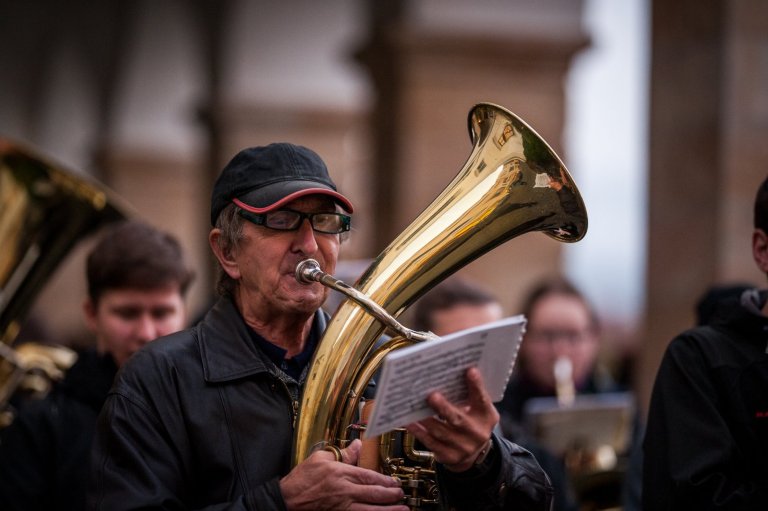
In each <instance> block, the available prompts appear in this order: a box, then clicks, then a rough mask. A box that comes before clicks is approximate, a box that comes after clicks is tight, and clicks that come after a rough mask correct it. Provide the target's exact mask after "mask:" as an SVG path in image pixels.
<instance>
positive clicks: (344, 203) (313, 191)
mask: <svg viewBox="0 0 768 511" xmlns="http://www.w3.org/2000/svg"><path fill="white" fill-rule="evenodd" d="M305 195H328V196H330V197H333V198H334V199H336V200H337V201H339V202H340V203H341V207H343V208H344V209H345V210H346V211H347V213H352V212H353V210H354V208H353V207H352V203H351V202H349V199H347V198H346V197H344V196H343V195H342V194H340V193H339V192H334V191H333V190H328V189H326V188H307V189H305V190H299V191H298V192H294V193H292V194H290V195H286V196H285V197H283V198H282V199H280V200H279V201H277V202H275V203H272V204H270V205H269V206H266V207H263V208H257V207H255V206H251V205H249V204H246V203H245V202H243V201H241V200H240V199H237V198H234V199H232V202H233V203H235V204H236V205H237V206H238V207H240V208H243V209H244V210H246V211H250V212H251V213H267V212H269V211H274V210H275V209H278V208H280V207H282V206H284V205H285V204H287V203H288V202H291V201H293V200H296V199H298V198H299V197H304V196H305Z"/></svg>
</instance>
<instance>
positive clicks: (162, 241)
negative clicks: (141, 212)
mask: <svg viewBox="0 0 768 511" xmlns="http://www.w3.org/2000/svg"><path fill="white" fill-rule="evenodd" d="M86 276H87V279H88V296H89V297H90V298H91V300H93V301H94V302H98V301H99V298H100V297H101V295H102V294H103V293H104V292H105V291H107V290H110V289H141V290H150V289H159V288H162V287H165V286H168V285H172V284H178V286H179V291H180V292H181V294H182V296H183V295H184V293H186V291H187V288H188V287H189V284H190V283H191V282H192V279H193V277H194V272H193V271H192V270H191V269H190V268H189V267H188V266H187V265H186V261H185V259H184V254H183V252H182V250H181V245H180V244H179V242H178V240H177V239H176V238H174V237H173V236H171V235H170V234H168V233H165V232H162V231H159V230H157V229H155V228H154V227H152V226H150V225H147V224H145V223H143V222H140V221H137V220H126V221H123V222H120V223H119V224H115V225H113V226H111V227H109V228H108V230H106V231H105V232H104V233H103V234H102V236H101V238H100V240H99V241H98V243H97V244H96V246H95V247H94V248H93V249H92V250H91V252H90V253H89V254H88V259H87V261H86Z"/></svg>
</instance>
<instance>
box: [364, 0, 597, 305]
mask: <svg viewBox="0 0 768 511" xmlns="http://www.w3.org/2000/svg"><path fill="white" fill-rule="evenodd" d="M386 4H389V3H388V2H371V4H370V9H371V16H370V17H371V20H372V24H373V27H372V29H371V37H370V39H369V41H368V42H367V43H366V45H365V46H364V47H363V48H362V49H361V51H360V52H359V55H358V56H359V58H360V60H361V62H362V63H363V64H364V66H366V68H367V70H368V71H369V73H370V75H371V79H372V82H373V86H374V89H375V93H376V95H375V98H376V99H375V104H374V106H373V111H372V126H371V132H372V134H373V136H374V138H373V140H374V144H375V146H374V147H373V148H372V150H373V153H372V154H373V158H374V161H373V163H372V167H373V176H372V182H371V184H370V186H371V187H372V188H373V189H375V192H376V193H375V194H374V197H375V202H374V203H373V204H372V205H371V206H369V207H373V209H374V211H375V216H374V227H375V236H376V237H375V241H374V245H375V248H376V251H377V252H378V251H380V250H381V249H383V248H384V247H385V246H386V245H387V244H388V243H389V242H390V241H392V240H393V239H394V238H395V237H396V236H397V235H398V234H399V233H400V232H402V230H404V228H405V227H407V226H408V225H409V224H410V223H411V221H412V220H413V219H414V218H415V217H416V216H417V215H418V214H419V213H420V212H421V211H422V210H423V209H424V208H425V207H426V206H427V205H428V204H429V203H430V202H431V201H432V200H433V199H434V198H435V197H436V196H437V195H438V194H439V193H440V192H441V191H442V190H443V189H444V188H445V186H446V185H447V184H448V183H449V182H450V181H451V180H452V179H453V177H454V176H455V175H456V173H457V172H458V171H459V169H460V168H461V167H462V166H463V164H464V163H465V161H466V159H467V157H468V156H469V154H470V151H471V149H472V145H471V142H470V138H469V133H468V130H467V114H468V112H469V110H470V109H471V108H472V106H473V105H475V104H476V103H479V102H491V103H496V104H499V105H501V106H504V107H506V108H508V109H509V110H511V111H513V112H515V113H516V114H518V115H520V116H521V117H522V118H523V119H525V120H526V121H527V122H528V123H529V124H530V125H531V126H532V127H533V128H534V129H535V130H536V131H537V132H538V133H539V134H540V135H541V136H543V137H544V138H545V139H546V140H547V142H548V143H549V144H550V145H551V146H552V147H553V148H554V149H555V150H556V151H557V152H558V154H560V155H561V156H563V158H564V160H565V161H566V162H567V155H563V154H562V147H563V145H562V135H563V125H564V114H565V96H564V81H565V78H566V75H567V73H568V70H569V66H570V63H571V60H572V58H573V56H574V54H575V53H576V52H577V51H579V50H580V49H582V48H584V47H585V45H586V43H587V40H586V37H585V35H584V33H583V32H582V29H581V14H582V13H581V2H573V1H571V0H562V1H554V2H546V3H541V2H538V3H536V2H522V1H518V2H510V3H509V8H510V12H509V13H508V14H509V15H510V18H509V20H498V21H499V22H498V23H495V24H493V23H486V24H485V25H480V29H478V24H477V23H475V24H473V25H472V28H469V24H468V26H467V27H462V26H459V27H457V26H456V25H455V24H454V23H452V21H455V20H457V19H458V20H460V19H462V16H463V15H462V14H460V13H459V14H457V15H456V16H455V17H454V18H453V19H450V18H446V17H445V14H446V13H445V12H439V13H437V12H435V13H430V12H429V11H428V10H426V11H425V9H426V6H425V3H423V2H397V3H395V4H394V5H393V4H389V5H386ZM449 4H450V5H445V4H441V8H443V9H444V10H450V9H454V8H456V9H461V8H464V9H479V8H480V5H473V4H471V3H466V2H464V3H458V2H449ZM382 11H383V12H382ZM470 14H471V13H467V16H469V15H470ZM513 14H514V15H513ZM544 20H546V22H545V21H544ZM475 21H477V20H475ZM575 177H576V180H577V182H578V176H575ZM523 238H524V240H521V239H515V240H512V241H510V242H508V243H507V244H505V245H503V246H501V247H499V248H497V249H495V250H494V251H492V252H490V253H489V254H487V255H485V256H483V257H482V258H481V259H480V260H479V261H478V262H476V263H473V264H471V265H470V266H468V267H467V269H466V270H465V272H466V273H468V274H470V275H471V276H472V277H473V278H476V279H479V280H481V281H483V282H484V283H486V284H487V285H488V286H490V287H492V288H493V290H494V291H495V292H496V293H497V294H498V295H499V296H500V297H501V298H502V300H503V302H504V303H505V305H507V308H508V309H509V311H510V312H513V311H515V310H516V307H517V302H518V300H519V298H520V294H521V293H522V290H523V289H524V288H525V287H528V285H529V284H530V283H531V282H532V281H533V280H535V279H537V278H538V277H540V276H542V275H543V274H547V273H553V272H559V271H560V270H561V268H560V263H561V261H560V253H561V249H560V244H559V243H557V242H555V241H552V240H551V239H550V238H548V237H547V236H545V235H543V234H540V233H530V234H525V235H524V236H523Z"/></svg>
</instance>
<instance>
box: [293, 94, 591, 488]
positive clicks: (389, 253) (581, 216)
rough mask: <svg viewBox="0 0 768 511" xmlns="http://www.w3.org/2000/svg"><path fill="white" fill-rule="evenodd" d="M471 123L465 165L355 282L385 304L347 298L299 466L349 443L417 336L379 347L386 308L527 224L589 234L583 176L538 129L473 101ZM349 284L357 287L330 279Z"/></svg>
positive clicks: (307, 400) (573, 235) (311, 395)
mask: <svg viewBox="0 0 768 511" xmlns="http://www.w3.org/2000/svg"><path fill="white" fill-rule="evenodd" d="M468 121H469V133H470V138H471V141H472V143H473V148H472V152H471V154H470V156H469V158H468V160H467V162H466V163H465V164H464V166H463V168H462V169H461V170H460V171H459V173H458V174H457V176H456V177H455V178H454V180H453V181H452V182H451V183H450V184H449V185H448V187H447V188H446V189H445V190H444V191H443V192H442V193H441V194H440V195H439V196H438V197H437V198H436V199H435V200H434V201H433V202H432V204H430V205H429V206H428V207H427V208H426V209H425V210H424V211H423V212H422V213H421V214H420V215H419V217H418V218H417V219H416V220H415V221H414V222H413V223H412V224H411V225H410V226H409V227H408V228H407V229H406V230H405V231H404V232H403V233H402V234H400V235H399V236H398V237H397V239H395V240H394V241H393V242H392V243H391V244H390V245H389V246H388V247H387V248H386V249H385V250H384V251H383V252H382V253H381V254H380V255H379V256H378V257H377V258H376V259H375V261H374V262H373V263H372V264H371V266H370V267H369V268H368V269H367V270H366V271H365V273H364V274H363V275H362V276H361V277H360V279H359V281H358V282H357V284H356V285H355V287H354V288H353V289H354V293H353V294H360V295H363V296H365V297H367V299H368V300H370V302H371V303H373V304H376V309H377V313H376V314H372V313H371V311H370V310H371V307H367V306H361V305H360V303H358V301H356V300H354V299H347V300H345V301H344V302H343V303H342V304H341V306H340V307H339V309H338V310H337V311H336V313H335V314H334V316H333V318H332V319H331V321H330V323H329V325H328V328H327V329H326V331H325V334H324V335H323V338H322V339H321V341H320V344H319V346H318V348H317V351H316V353H315V356H314V360H313V363H312V366H311V372H310V374H309V377H308V378H307V383H306V386H305V389H304V394H303V398H302V402H301V406H300V414H299V420H298V423H297V427H296V430H295V435H294V447H295V449H294V457H293V464H294V465H295V464H298V463H299V462H301V461H302V460H304V459H305V458H306V457H307V456H309V455H310V454H311V453H312V452H313V451H314V450H316V449H318V448H322V447H324V446H325V445H328V444H332V445H340V446H344V445H346V443H348V441H349V434H350V433H349V428H348V425H349V424H350V423H351V422H352V420H353V417H354V416H355V414H356V412H357V406H358V401H359V399H360V396H361V391H362V389H363V388H364V386H365V382H367V381H368V379H370V377H371V375H372V374H373V373H374V372H375V370H376V367H378V364H379V363H380V361H381V360H383V358H384V356H385V355H386V354H387V353H388V352H389V351H391V350H393V349H398V348H399V347H401V346H404V345H407V344H410V343H411V342H412V341H411V340H410V339H407V338H404V337H403V336H402V335H401V336H400V337H396V338H395V339H392V340H390V341H389V342H387V343H385V344H384V345H383V346H382V347H381V348H379V349H378V350H376V349H375V348H374V345H375V343H376V342H377V340H378V339H379V338H380V337H381V335H382V333H383V332H384V331H385V329H387V328H390V329H391V328H392V323H391V322H389V321H388V320H386V321H382V319H381V314H379V313H378V312H380V311H384V312H385V313H386V314H387V315H389V316H391V317H392V318H393V319H394V318H396V317H397V316H398V315H399V314H400V313H402V312H403V311H404V310H405V309H406V308H407V307H408V306H409V305H410V304H411V303H413V302H414V301H415V300H416V299H417V298H419V297H420V296H421V295H422V294H424V293H425V292H426V291H428V290H429V289H430V288H432V287H433V286H434V285H436V284H437V283H439V282H440V281H441V280H443V279H444V278H446V277H448V276H449V275H451V274H452V273H454V272H456V271H457V270H459V269H460V268H462V267H463V266H465V265H466V264H468V263H469V262H471V261H473V260H474V259H476V258H478V257H480V256H481V255H483V254H485V253H486V252H488V251H490V250H491V249H493V248H495V247H496V246H498V245H500V244H502V243H504V242H505V241H507V240H509V239H511V238H514V237H516V236H519V235H521V234H524V233H526V232H531V231H542V232H544V233H545V234H547V235H549V236H551V237H552V238H554V239H556V240H559V241H563V242H574V241H578V240H580V239H581V238H582V237H583V236H584V234H585V233H586V229H587V213H586V209H585V207H584V203H583V201H582V199H581V196H580V194H579V191H578V189H577V188H576V185H575V183H574V182H573V180H572V179H571V176H570V175H569V173H568V171H567V169H566V167H565V165H564V164H563V163H562V161H561V160H560V158H559V157H558V156H557V155H556V154H555V152H554V151H553V150H552V149H551V148H550V147H549V146H548V145H547V143H546V142H545V141H544V140H543V139H542V138H541V137H540V136H539V135H538V134H537V133H536V132H535V131H533V129H531V128H530V127H529V126H528V125H527V124H526V123H525V122H524V121H523V120H521V119H520V118H519V117H517V116H516V115H515V114H513V113H511V112H509V111H508V110H506V109H504V108H502V107H500V106H497V105H493V104H490V103H481V104H478V105H476V106H475V107H473V108H472V110H471V111H470V112H469V119H468ZM331 279H332V277H331ZM317 280H318V281H319V282H323V283H324V284H325V285H329V283H328V282H327V279H325V280H326V281H324V279H322V278H318V279H317ZM334 280H335V279H334ZM344 286H346V287H347V288H349V286H347V285H346V284H343V283H342V285H330V286H329V287H332V288H336V289H337V290H339V289H338V288H339V287H344ZM347 296H350V294H348V295H347ZM350 298H351V297H350ZM395 331H397V329H395ZM406 337H407V336H406ZM370 360H374V363H373V364H371V363H370ZM419 477H420V476H419Z"/></svg>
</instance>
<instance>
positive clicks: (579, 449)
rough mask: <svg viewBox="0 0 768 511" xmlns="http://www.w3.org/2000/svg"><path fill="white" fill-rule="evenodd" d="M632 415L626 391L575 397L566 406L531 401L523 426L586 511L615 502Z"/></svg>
mask: <svg viewBox="0 0 768 511" xmlns="http://www.w3.org/2000/svg"><path fill="white" fill-rule="evenodd" d="M634 416H635V400H634V397H633V396H632V394H631V393H626V392H616V393H604V394H593V395H581V396H576V399H575V400H574V402H573V403H572V404H570V405H568V406H561V405H560V404H559V403H558V401H557V399H556V398H554V397H546V398H533V399H530V400H529V401H528V402H527V403H526V405H525V408H524V410H523V418H524V426H525V427H526V429H527V430H528V432H529V433H530V434H531V435H532V436H533V437H534V438H536V440H537V441H538V442H539V443H540V444H541V445H542V446H544V447H545V448H547V449H548V450H549V451H550V452H552V453H553V454H555V455H556V456H558V457H560V458H561V459H563V461H564V462H565V465H566V468H567V469H568V472H569V474H570V475H571V479H572V481H573V485H574V489H575V491H576V493H577V495H578V497H579V501H580V502H582V503H584V502H588V503H589V505H588V507H587V509H608V508H611V507H614V506H616V505H618V504H619V503H620V501H621V485H622V481H623V478H624V474H625V472H626V465H627V454H628V452H627V451H628V449H629V445H630V439H631V437H632V430H633V425H634Z"/></svg>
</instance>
